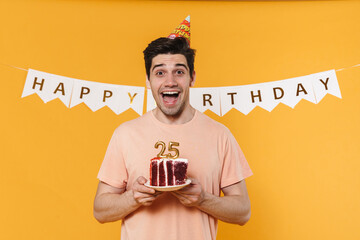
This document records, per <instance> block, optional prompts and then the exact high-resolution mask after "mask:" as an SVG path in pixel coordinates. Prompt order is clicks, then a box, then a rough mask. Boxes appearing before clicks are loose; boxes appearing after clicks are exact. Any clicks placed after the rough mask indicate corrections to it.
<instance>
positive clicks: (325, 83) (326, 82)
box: [320, 78, 329, 90]
mask: <svg viewBox="0 0 360 240" xmlns="http://www.w3.org/2000/svg"><path fill="white" fill-rule="evenodd" d="M328 81H329V78H326V81H325V82H323V80H322V79H320V82H322V83H323V84H324V85H325V90H328V87H327V84H328Z"/></svg>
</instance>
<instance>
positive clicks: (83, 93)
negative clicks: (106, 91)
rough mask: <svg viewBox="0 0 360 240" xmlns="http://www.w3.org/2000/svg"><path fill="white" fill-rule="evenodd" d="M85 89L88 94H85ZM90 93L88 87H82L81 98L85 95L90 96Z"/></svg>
mask: <svg viewBox="0 0 360 240" xmlns="http://www.w3.org/2000/svg"><path fill="white" fill-rule="evenodd" d="M84 89H86V91H87V92H84ZM89 92H90V89H89V88H87V87H81V93H80V98H82V97H83V95H85V94H89Z"/></svg>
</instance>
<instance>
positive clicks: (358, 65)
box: [335, 64, 360, 72]
mask: <svg viewBox="0 0 360 240" xmlns="http://www.w3.org/2000/svg"><path fill="white" fill-rule="evenodd" d="M354 67H360V64H356V65H354V66H351V67H346V68H341V69H338V70H335V71H336V72H339V71H342V70H345V69H349V68H354Z"/></svg>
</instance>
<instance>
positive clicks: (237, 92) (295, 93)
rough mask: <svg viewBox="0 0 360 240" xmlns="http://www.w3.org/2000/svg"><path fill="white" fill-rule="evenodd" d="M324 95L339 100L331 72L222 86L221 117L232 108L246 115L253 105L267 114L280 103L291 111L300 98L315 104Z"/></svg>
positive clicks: (335, 82) (333, 74)
mask: <svg viewBox="0 0 360 240" xmlns="http://www.w3.org/2000/svg"><path fill="white" fill-rule="evenodd" d="M327 93H330V94H332V95H334V96H337V97H339V98H341V93H340V88H339V85H338V81H337V78H336V74H335V71H334V70H330V71H326V72H321V73H315V74H311V75H308V76H303V77H297V78H291V79H286V80H281V81H274V82H268V83H259V84H251V85H243V86H234V87H222V88H220V99H221V100H220V101H221V114H222V116H223V115H225V114H226V113H227V112H228V111H230V110H231V109H232V108H235V109H237V110H239V111H240V112H242V113H243V114H245V115H247V114H248V113H249V112H251V111H252V110H253V109H254V108H255V107H256V106H259V107H261V108H263V109H265V110H267V111H269V112H270V111H272V110H273V109H274V108H275V107H276V106H277V105H278V104H279V103H283V104H285V105H287V106H289V107H291V108H294V107H295V105H296V104H297V103H299V102H300V101H301V99H306V100H307V101H310V102H312V103H318V102H320V100H321V99H322V98H323V97H324V96H325V95H326V94H327Z"/></svg>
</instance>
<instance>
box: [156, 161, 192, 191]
mask: <svg viewBox="0 0 360 240" xmlns="http://www.w3.org/2000/svg"><path fill="white" fill-rule="evenodd" d="M187 166H188V160H187V159H183V158H177V159H168V158H158V157H157V158H153V159H151V161H150V185H151V186H164V187H165V186H174V185H181V184H184V183H185V181H186V171H187Z"/></svg>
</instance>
